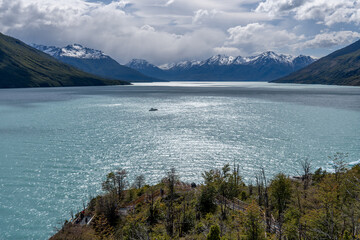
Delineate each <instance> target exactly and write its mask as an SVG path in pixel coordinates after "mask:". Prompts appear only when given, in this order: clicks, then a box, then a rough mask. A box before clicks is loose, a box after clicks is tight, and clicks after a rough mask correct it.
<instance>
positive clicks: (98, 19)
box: [0, 0, 360, 64]
mask: <svg viewBox="0 0 360 240" xmlns="http://www.w3.org/2000/svg"><path fill="white" fill-rule="evenodd" d="M106 2H107V3H103V2H101V0H99V1H95V0H92V1H91V2H87V1H86V0H56V1H54V0H0V31H1V32H3V33H5V34H9V35H11V36H14V37H17V38H20V39H21V40H24V41H25V42H28V43H39V44H46V45H57V46H64V45H67V44H71V43H80V44H83V45H85V46H88V47H92V48H96V49H100V50H103V51H105V52H106V53H107V54H108V55H110V56H112V57H114V58H115V59H116V60H118V61H119V62H121V63H125V62H126V61H128V60H130V59H131V58H145V59H147V60H149V61H151V62H154V63H156V64H162V63H166V62H176V61H179V60H184V59H203V58H206V57H209V56H210V55H212V54H216V53H225V54H229V55H251V54H255V53H258V52H262V51H267V50H274V51H281V52H289V51H290V52H291V51H292V50H294V46H301V44H303V45H302V46H310V45H311V44H313V45H314V46H315V43H316V42H319V41H320V40H319V38H320V37H319V36H320V35H319V36H314V35H316V34H319V32H320V30H324V29H329V30H327V31H328V32H334V34H335V33H336V32H339V31H343V32H344V29H346V28H344V29H336V28H334V27H333V28H332V26H334V25H336V24H335V23H338V22H342V23H344V24H343V25H344V26H350V28H349V29H350V30H351V27H353V29H354V27H356V25H355V23H359V22H360V20H359V19H360V15H359V4H360V3H358V2H356V1H351V0H343V1H338V0H264V1H263V2H261V3H259V0H244V1H233V0H222V1H218V0H198V1H193V0H181V1H179V0H146V1H144V0H113V1H112V2H110V3H109V1H106ZM257 3H259V4H258V7H257V8H256V10H255V11H253V10H251V9H250V8H251V7H249V6H254V5H256V4H257ZM246 4H250V5H246ZM274 16H276V17H278V16H282V18H278V19H277V20H276V25H274V24H275V23H274V22H272V20H273V19H274ZM293 16H294V17H293ZM289 19H291V21H288V22H287V20H289ZM306 19H314V20H316V21H321V22H324V23H325V24H327V25H328V26H329V27H327V26H321V27H322V29H321V27H318V29H317V30H316V31H313V32H312V33H311V34H310V33H308V32H307V30H306V28H305V27H304V28H302V30H297V28H295V27H294V26H295V25H301V23H302V20H306ZM345 23H346V24H345ZM317 26H320V25H317ZM338 28H339V27H338ZM304 29H305V30H304ZM349 29H346V30H349ZM304 35H306V36H309V37H308V38H307V39H310V38H314V40H313V42H312V41H311V40H308V42H307V43H306V44H305V43H304V42H306V40H305V38H304V37H303V36H304ZM312 35H313V36H312ZM334 36H335V38H336V39H340V37H339V36H345V37H348V39H353V38H352V37H351V36H352V35H351V36H350V35H346V34H344V33H339V34H338V35H336V34H335V35H334ZM345 37H343V38H345ZM329 38H330V37H329ZM315 39H316V40H315ZM323 41H324V42H325V40H323ZM328 41H331V39H330V40H328ZM344 41H345V40H344ZM344 41H343V42H344ZM349 41H350V40H349ZM336 42H339V44H340V42H341V41H340V40H334V41H333V43H334V44H335V43H336ZM296 49H300V48H296Z"/></svg>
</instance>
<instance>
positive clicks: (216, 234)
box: [206, 225, 220, 240]
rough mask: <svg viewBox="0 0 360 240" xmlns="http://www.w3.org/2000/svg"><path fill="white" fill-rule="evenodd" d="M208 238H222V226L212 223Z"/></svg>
mask: <svg viewBox="0 0 360 240" xmlns="http://www.w3.org/2000/svg"><path fill="white" fill-rule="evenodd" d="M206 240H220V228H219V226H218V225H212V226H211V228H210V232H209V234H208V235H207V236H206Z"/></svg>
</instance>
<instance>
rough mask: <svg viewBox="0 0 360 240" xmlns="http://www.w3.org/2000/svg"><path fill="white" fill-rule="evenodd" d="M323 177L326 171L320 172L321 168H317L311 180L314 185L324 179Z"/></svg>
mask: <svg viewBox="0 0 360 240" xmlns="http://www.w3.org/2000/svg"><path fill="white" fill-rule="evenodd" d="M325 175H326V171H325V170H322V168H318V169H317V170H316V171H315V172H314V174H313V175H312V180H313V182H314V183H318V182H320V181H321V180H322V179H323V178H324V177H325Z"/></svg>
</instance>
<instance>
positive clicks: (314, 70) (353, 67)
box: [274, 40, 360, 86]
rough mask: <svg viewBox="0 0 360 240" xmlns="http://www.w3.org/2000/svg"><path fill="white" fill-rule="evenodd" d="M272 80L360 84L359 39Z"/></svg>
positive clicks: (279, 81) (280, 81) (278, 81)
mask: <svg viewBox="0 0 360 240" xmlns="http://www.w3.org/2000/svg"><path fill="white" fill-rule="evenodd" d="M274 82H277V83H305V84H332V85H351V86H360V40H359V41H357V42H355V43H353V44H351V45H349V46H347V47H345V48H342V49H340V50H337V51H335V52H333V53H331V54H329V55H327V56H325V57H323V58H321V59H319V60H318V61H316V62H314V63H313V64H311V65H309V66H307V67H305V68H303V69H301V70H299V71H297V72H294V73H292V74H290V75H288V76H286V77H283V78H280V79H278V80H276V81H274Z"/></svg>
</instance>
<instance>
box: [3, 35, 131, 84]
mask: <svg viewBox="0 0 360 240" xmlns="http://www.w3.org/2000/svg"><path fill="white" fill-rule="evenodd" d="M119 84H129V83H128V82H125V81H118V80H107V79H104V78H101V77H97V76H94V75H91V74H88V73H85V72H82V71H80V70H78V69H76V68H74V67H71V66H69V65H67V64H64V63H61V62H59V61H57V60H55V59H54V58H52V57H50V56H49V55H47V54H45V53H42V52H41V51H38V50H36V49H34V48H32V47H30V46H28V45H26V44H25V43H23V42H21V41H20V40H18V39H15V38H12V37H9V36H6V35H3V34H1V33H0V88H20V87H61V86H102V85H119Z"/></svg>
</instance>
